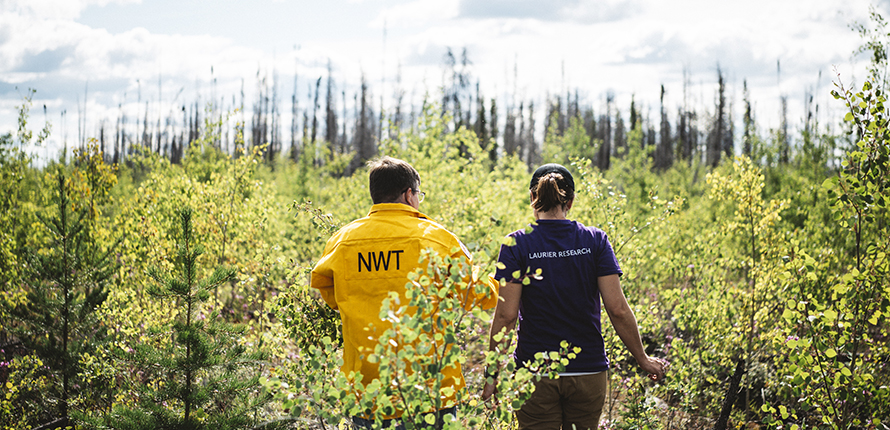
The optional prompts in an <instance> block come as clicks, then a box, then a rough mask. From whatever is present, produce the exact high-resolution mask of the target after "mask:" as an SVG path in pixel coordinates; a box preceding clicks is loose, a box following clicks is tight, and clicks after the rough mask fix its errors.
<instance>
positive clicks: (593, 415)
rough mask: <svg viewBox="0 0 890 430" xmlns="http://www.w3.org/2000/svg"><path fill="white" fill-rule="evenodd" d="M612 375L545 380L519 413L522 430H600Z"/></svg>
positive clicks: (598, 374)
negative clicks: (608, 384)
mask: <svg viewBox="0 0 890 430" xmlns="http://www.w3.org/2000/svg"><path fill="white" fill-rule="evenodd" d="M608 375H609V372H600V373H597V374H595V375H581V376H561V377H559V378H556V379H550V378H542V379H541V380H540V381H538V382H537V383H536V384H535V392H534V393H532V396H531V398H530V399H528V401H526V402H525V404H523V405H522V408H521V409H520V410H519V411H518V412H516V419H517V420H518V421H519V428H520V430H559V429H560V428H562V429H564V430H571V429H573V428H574V429H577V430H582V429H584V430H587V429H591V430H596V428H597V426H598V425H599V420H600V414H601V413H602V412H603V404H604V403H605V401H606V383H607V382H608V377H609V376H608ZM573 426H574V427H573Z"/></svg>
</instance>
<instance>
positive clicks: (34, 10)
mask: <svg viewBox="0 0 890 430" xmlns="http://www.w3.org/2000/svg"><path fill="white" fill-rule="evenodd" d="M141 2H142V0H0V10H3V11H6V12H14V13H16V14H19V15H22V16H29V17H34V18H43V19H62V20H66V19H69V20H70V19H75V18H77V17H79V16H80V13H81V12H82V11H83V10H84V9H85V8H86V7H87V6H91V5H96V6H105V5H108V4H111V3H119V4H126V3H141Z"/></svg>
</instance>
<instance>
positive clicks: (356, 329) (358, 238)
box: [310, 203, 498, 400]
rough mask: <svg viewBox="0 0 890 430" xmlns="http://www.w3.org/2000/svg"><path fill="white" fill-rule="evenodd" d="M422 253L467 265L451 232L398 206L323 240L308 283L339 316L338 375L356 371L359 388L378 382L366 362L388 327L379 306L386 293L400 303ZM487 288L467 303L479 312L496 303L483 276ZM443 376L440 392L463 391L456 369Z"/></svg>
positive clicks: (380, 207)
mask: <svg viewBox="0 0 890 430" xmlns="http://www.w3.org/2000/svg"><path fill="white" fill-rule="evenodd" d="M427 248H430V249H432V250H434V251H436V252H437V253H438V254H439V255H440V256H443V257H444V256H451V257H452V258H461V257H463V258H466V260H467V262H468V263H472V257H471V256H470V254H469V252H468V251H467V250H466V248H465V247H464V246H463V244H462V243H461V242H460V240H458V239H457V237H455V235H454V234H453V233H451V232H449V231H448V230H446V229H445V228H444V227H442V226H441V225H439V224H438V223H436V222H434V221H432V220H430V219H429V218H427V216H426V215H424V214H422V213H420V212H419V211H417V210H415V209H414V208H412V207H411V206H408V205H404V204H401V203H382V204H376V205H374V206H373V207H371V212H370V213H369V214H368V216H367V217H364V218H360V219H358V220H355V221H353V222H351V223H349V224H348V225H346V226H344V227H343V228H342V229H340V231H338V232H337V233H336V234H334V236H332V237H331V238H330V239H329V240H328V242H327V244H326V245H325V250H324V255H323V256H322V257H321V260H319V261H318V264H316V265H315V268H314V269H312V275H311V281H310V284H311V286H312V287H313V288H317V289H318V290H319V291H320V292H321V296H322V297H323V298H324V300H325V302H327V304H328V305H329V306H330V307H332V308H333V309H337V310H339V311H340V319H341V321H342V324H343V366H342V367H341V370H342V371H343V373H345V374H347V375H348V374H349V373H350V372H351V371H356V372H361V374H362V377H363V378H362V383H363V384H367V383H369V382H370V381H371V380H373V379H377V378H379V372H378V369H377V364H375V363H369V362H367V361H366V360H365V357H366V356H367V355H368V354H370V353H371V352H373V351H374V347H375V346H376V345H377V342H378V339H379V338H380V336H381V335H382V334H383V332H384V331H386V330H387V329H389V328H391V327H392V325H391V323H389V322H385V321H382V320H381V319H380V318H379V314H380V307H381V305H382V304H383V300H384V299H385V298H386V297H387V294H388V293H389V292H390V291H395V292H398V293H399V295H400V296H401V297H402V298H403V299H404V297H405V296H404V294H405V284H406V283H408V273H410V272H413V271H414V270H415V269H416V268H418V261H419V260H420V255H421V250H423V249H427ZM424 269H425V267H424ZM487 283H488V285H489V287H490V289H491V291H490V292H489V293H488V295H486V296H485V297H474V299H475V300H470V301H469V302H472V303H475V304H476V305H478V306H480V307H482V308H483V309H489V308H492V307H494V306H495V304H497V298H498V294H497V285H498V284H497V282H496V281H494V278H492V277H487ZM469 290H473V288H469ZM403 303H405V302H403ZM371 325H373V328H370V329H369V327H370V326H371ZM442 375H443V376H444V378H443V381H442V386H443V387H448V386H451V387H453V388H454V389H455V392H457V391H458V390H460V389H461V388H463V387H464V380H463V375H462V374H461V369H460V365H458V366H457V367H450V368H445V369H443V370H442ZM452 400H453V399H452Z"/></svg>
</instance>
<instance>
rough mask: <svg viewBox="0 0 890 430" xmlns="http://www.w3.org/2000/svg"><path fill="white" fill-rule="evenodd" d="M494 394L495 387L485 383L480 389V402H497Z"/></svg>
mask: <svg viewBox="0 0 890 430" xmlns="http://www.w3.org/2000/svg"><path fill="white" fill-rule="evenodd" d="M496 392H497V385H495V384H489V383H488V382H486V383H485V386H484V387H483V388H482V401H484V402H487V401H488V400H489V399H494V401H497V396H495V393H496Z"/></svg>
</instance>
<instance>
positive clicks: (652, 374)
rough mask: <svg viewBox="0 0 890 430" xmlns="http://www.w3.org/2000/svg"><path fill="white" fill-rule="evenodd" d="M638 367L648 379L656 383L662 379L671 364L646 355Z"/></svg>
mask: <svg viewBox="0 0 890 430" xmlns="http://www.w3.org/2000/svg"><path fill="white" fill-rule="evenodd" d="M640 367H642V368H643V371H645V372H646V373H648V374H649V379H651V380H653V381H656V382H658V381H661V380H663V379H664V374H665V372H667V371H668V369H670V368H671V363H669V362H668V361H667V360H665V359H662V358H656V357H649V356H648V355H647V356H646V358H645V359H643V360H642V361H640Z"/></svg>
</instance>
